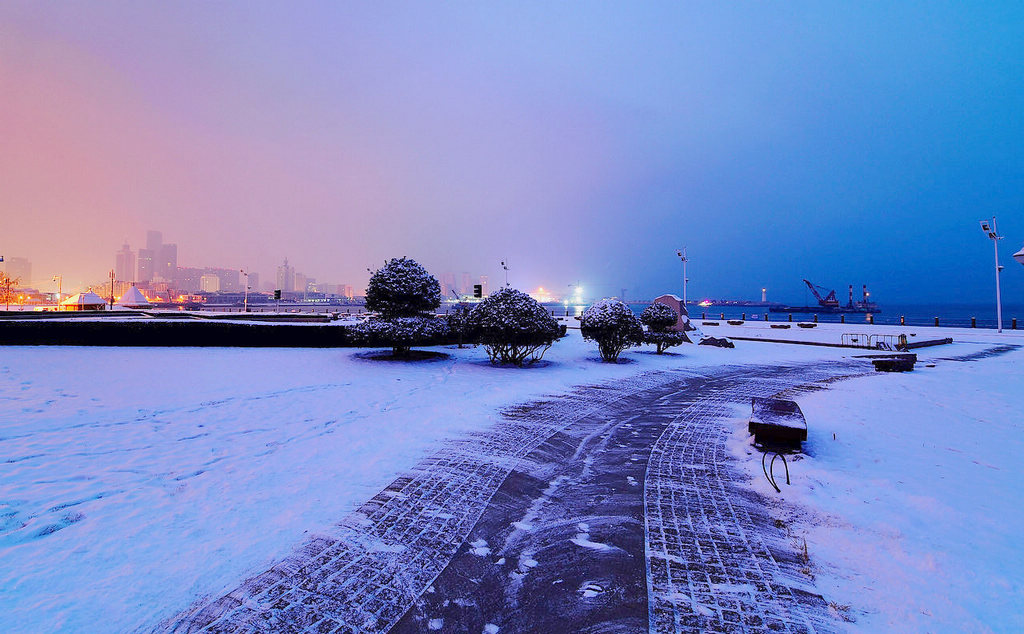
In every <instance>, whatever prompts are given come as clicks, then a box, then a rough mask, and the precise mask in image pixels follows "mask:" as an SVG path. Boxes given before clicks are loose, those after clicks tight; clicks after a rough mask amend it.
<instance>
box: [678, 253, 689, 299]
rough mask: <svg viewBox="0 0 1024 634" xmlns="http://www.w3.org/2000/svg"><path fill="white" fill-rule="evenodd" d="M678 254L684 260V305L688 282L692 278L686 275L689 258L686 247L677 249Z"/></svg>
mask: <svg viewBox="0 0 1024 634" xmlns="http://www.w3.org/2000/svg"><path fill="white" fill-rule="evenodd" d="M676 255H678V256H679V259H680V260H682V261H683V306H684V307H685V306H686V283H687V282H689V281H690V278H688V277H686V263H687V262H689V260H688V259H687V257H686V247H683V250H682V251H676Z"/></svg>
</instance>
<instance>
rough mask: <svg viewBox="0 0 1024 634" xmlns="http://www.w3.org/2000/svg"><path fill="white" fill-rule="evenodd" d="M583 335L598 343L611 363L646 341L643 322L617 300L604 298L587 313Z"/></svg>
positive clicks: (606, 359) (602, 354)
mask: <svg viewBox="0 0 1024 634" xmlns="http://www.w3.org/2000/svg"><path fill="white" fill-rule="evenodd" d="M580 332H581V333H582V334H583V338H584V339H589V340H591V341H596V342H597V347H598V349H600V351H601V358H602V359H604V360H605V361H606V362H608V363H614V362H615V361H617V360H618V358H619V354H621V353H622V351H623V350H625V349H626V348H628V347H630V346H634V345H638V344H640V343H643V338H644V327H643V325H642V324H641V323H640V320H639V319H637V316H636V315H634V314H633V311H632V310H630V309H629V306H626V305H625V304H624V303H622V302H620V301H619V300H617V299H602V300H601V301H599V302H596V303H594V304H593V305H592V306H591V307H590V308H588V309H586V310H585V311H583V315H582V316H581V317H580Z"/></svg>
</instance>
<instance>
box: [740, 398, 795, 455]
mask: <svg viewBox="0 0 1024 634" xmlns="http://www.w3.org/2000/svg"><path fill="white" fill-rule="evenodd" d="M751 410H752V411H751V413H750V423H749V424H748V425H747V429H748V430H749V431H750V433H751V434H753V435H754V442H755V443H757V444H759V445H762V446H767V447H785V448H796V449H799V448H800V443H802V442H803V441H805V440H807V420H806V419H805V418H804V413H803V412H802V411H800V406H799V405H797V404H796V402H795V401H787V400H784V399H780V398H760V397H756V396H755V397H754V398H753V399H751Z"/></svg>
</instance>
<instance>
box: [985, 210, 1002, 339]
mask: <svg viewBox="0 0 1024 634" xmlns="http://www.w3.org/2000/svg"><path fill="white" fill-rule="evenodd" d="M981 230H982V231H984V232H985V235H987V236H988V237H989V239H991V240H992V247H993V249H994V250H995V254H996V327H997V329H998V332H1002V331H1003V300H1002V298H1001V297H1000V294H999V273H1001V272H1002V270H1003V267H1001V266H999V241H1000V240H1002V239H1003V236H1001V235H999V230H998V229H996V217H995V216H992V220H982V221H981Z"/></svg>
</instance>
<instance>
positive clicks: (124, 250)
mask: <svg viewBox="0 0 1024 634" xmlns="http://www.w3.org/2000/svg"><path fill="white" fill-rule="evenodd" d="M114 275H115V276H116V277H117V279H119V280H123V281H125V282H134V281H135V252H134V251H132V249H131V247H129V246H128V243H127V242H125V243H124V246H122V247H121V250H120V251H118V252H117V254H116V256H115V257H114Z"/></svg>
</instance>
